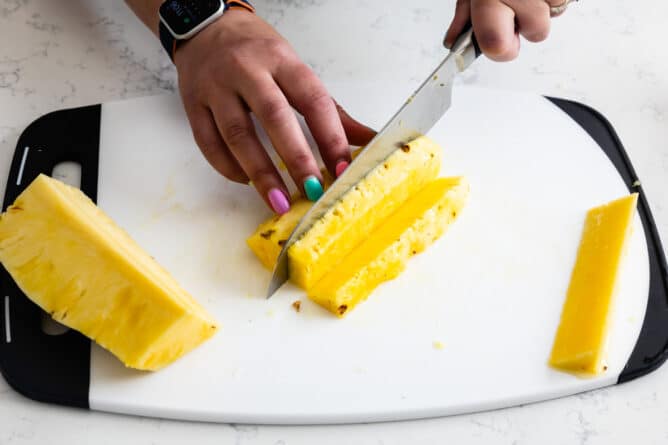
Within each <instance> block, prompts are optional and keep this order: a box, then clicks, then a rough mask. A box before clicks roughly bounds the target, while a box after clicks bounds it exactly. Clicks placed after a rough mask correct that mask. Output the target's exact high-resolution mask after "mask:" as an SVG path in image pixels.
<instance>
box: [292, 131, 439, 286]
mask: <svg viewBox="0 0 668 445" xmlns="http://www.w3.org/2000/svg"><path fill="white" fill-rule="evenodd" d="M440 168H441V148H440V147H439V146H438V145H436V144H435V143H434V142H433V141H431V140H430V139H428V138H427V137H424V136H423V137H420V138H418V139H415V140H414V141H412V142H411V143H409V144H407V145H406V146H404V147H403V148H401V149H397V150H396V151H395V152H394V153H393V154H392V155H390V156H389V157H388V158H387V160H386V161H385V162H384V163H383V164H380V165H379V166H377V167H376V168H375V169H373V170H372V171H371V172H370V173H369V174H368V175H367V176H366V177H365V178H364V180H362V181H361V182H360V183H359V184H357V185H356V186H355V187H354V188H353V189H352V190H350V191H349V192H348V193H346V194H345V195H344V196H343V197H342V198H341V201H340V202H339V203H338V204H336V205H335V206H334V207H332V208H331V209H329V211H328V212H327V213H326V214H325V215H324V216H323V217H322V218H321V219H320V220H319V221H318V222H316V223H315V224H314V225H313V227H311V228H310V229H309V231H308V232H306V233H305V234H304V235H303V236H302V237H301V238H300V239H299V240H297V241H296V242H295V243H294V244H293V245H292V246H291V248H290V250H289V251H288V269H289V271H290V279H291V280H292V281H293V282H294V283H296V284H297V285H299V286H300V287H302V288H304V289H307V290H308V289H310V288H311V287H312V286H313V285H314V284H315V283H317V282H318V281H319V280H320V278H322V276H323V275H324V274H325V273H326V272H327V271H328V270H329V269H331V267H332V266H333V265H336V264H338V263H339V262H341V260H342V259H343V258H344V257H345V256H346V255H347V254H348V253H349V252H350V251H351V250H352V249H353V248H354V247H355V246H357V245H358V244H359V243H360V242H362V240H364V239H365V238H367V237H368V236H369V234H370V233H372V232H373V231H374V230H375V229H376V227H378V225H379V224H381V223H382V222H383V221H384V220H385V219H386V218H387V217H388V216H389V215H391V214H392V213H393V212H394V211H396V210H397V209H398V208H399V207H400V206H401V205H402V204H403V203H404V202H406V200H407V199H408V198H409V197H410V196H412V195H413V194H415V193H416V192H418V191H419V190H420V189H422V188H423V187H424V186H425V185H426V184H427V183H428V182H430V181H431V180H433V179H434V178H436V176H437V175H438V172H439V170H440Z"/></svg>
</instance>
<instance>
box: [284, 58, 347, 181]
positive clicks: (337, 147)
mask: <svg viewBox="0 0 668 445" xmlns="http://www.w3.org/2000/svg"><path fill="white" fill-rule="evenodd" d="M276 81H277V82H278V84H279V85H280V86H281V88H282V89H283V91H284V92H285V94H286V96H287V98H288V100H289V101H290V103H291V104H292V105H294V107H295V108H296V109H297V110H298V111H299V112H300V113H301V114H302V116H304V119H305V120H306V124H307V125H308V127H309V129H310V130H311V133H312V134H313V138H314V139H315V141H316V143H317V144H318V150H319V151H320V155H321V156H322V160H323V161H324V162H325V166H326V167H327V169H328V170H329V171H330V173H331V174H332V175H334V176H336V170H337V165H339V164H341V163H342V162H345V163H346V165H347V164H348V163H349V162H350V146H349V144H348V138H347V137H346V132H345V130H344V128H343V125H342V123H341V117H340V116H339V112H338V110H337V109H336V103H335V102H334V100H333V99H332V97H331V96H330V95H329V92H328V91H327V89H326V88H325V86H324V85H323V83H322V81H321V80H320V79H319V78H318V76H316V75H315V73H314V72H313V71H312V70H311V69H310V68H309V67H308V66H306V65H304V64H303V63H298V64H295V65H292V66H290V65H287V66H285V67H284V68H283V69H281V70H279V72H278V73H276Z"/></svg>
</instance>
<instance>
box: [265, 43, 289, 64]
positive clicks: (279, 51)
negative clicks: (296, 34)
mask: <svg viewBox="0 0 668 445" xmlns="http://www.w3.org/2000/svg"><path fill="white" fill-rule="evenodd" d="M264 48H265V50H266V51H268V52H269V54H271V55H273V56H274V57H277V58H279V59H281V60H283V59H288V58H290V57H292V48H290V45H288V43H287V42H285V41H283V40H281V39H266V40H265V41H264Z"/></svg>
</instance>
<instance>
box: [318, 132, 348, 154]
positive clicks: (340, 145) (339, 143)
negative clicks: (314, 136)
mask: <svg viewBox="0 0 668 445" xmlns="http://www.w3.org/2000/svg"><path fill="white" fill-rule="evenodd" d="M323 148H324V149H325V150H337V151H338V150H348V139H347V138H345V137H344V136H343V135H341V134H334V135H332V136H330V137H329V139H328V140H327V142H326V145H325V146H324V147H323Z"/></svg>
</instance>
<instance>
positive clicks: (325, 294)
mask: <svg viewBox="0 0 668 445" xmlns="http://www.w3.org/2000/svg"><path fill="white" fill-rule="evenodd" d="M468 191H469V185H468V183H467V181H466V180H465V179H464V178H461V177H459V178H439V179H435V180H433V181H432V182H430V183H429V184H428V185H427V186H426V187H424V188H423V189H422V190H421V191H420V192H418V193H417V194H415V195H414V196H412V197H411V198H409V199H408V201H407V202H406V203H405V204H404V205H403V206H401V207H400V208H399V210H397V211H396V212H395V213H394V214H392V215H391V216H390V217H389V218H387V219H386V220H384V221H383V223H382V224H381V225H380V226H379V227H378V228H377V229H376V230H375V231H374V232H373V234H372V236H369V237H367V238H366V239H365V240H364V241H363V242H362V243H361V244H360V245H359V246H357V248H355V249H354V250H353V251H352V252H351V253H350V254H349V255H348V256H346V257H345V258H344V259H343V261H342V262H341V263H340V264H339V265H338V266H337V267H335V268H334V269H332V270H331V271H329V272H328V273H327V274H326V275H325V276H324V277H323V278H322V280H320V281H319V282H318V283H317V284H316V285H315V286H313V287H312V288H311V289H309V290H308V296H309V298H311V299H312V300H313V301H315V302H316V303H318V304H320V305H321V306H324V307H325V308H326V309H328V310H330V311H331V312H333V313H335V314H337V315H338V316H340V317H341V316H343V315H344V314H345V313H346V312H348V311H350V310H351V309H352V308H353V307H354V306H355V305H356V304H357V303H359V302H360V301H362V300H364V299H366V298H367V297H368V296H369V294H371V292H372V291H373V290H374V289H375V288H376V287H377V286H378V285H379V284H380V283H382V282H384V281H388V280H391V279H393V278H395V277H396V276H397V275H399V274H400V273H401V271H403V270H404V268H405V266H406V261H407V260H408V259H409V258H410V257H411V256H412V255H415V254H417V253H419V252H422V251H423V250H424V249H426V248H427V246H429V245H430V244H431V243H433V242H434V241H435V240H436V239H438V238H439V237H440V236H441V235H442V234H443V233H444V232H445V230H446V228H447V227H448V225H449V224H450V223H451V222H452V221H453V220H454V219H455V218H456V217H457V215H458V214H459V212H460V211H461V210H462V208H463V207H464V205H465V203H466V200H467V197H468Z"/></svg>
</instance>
